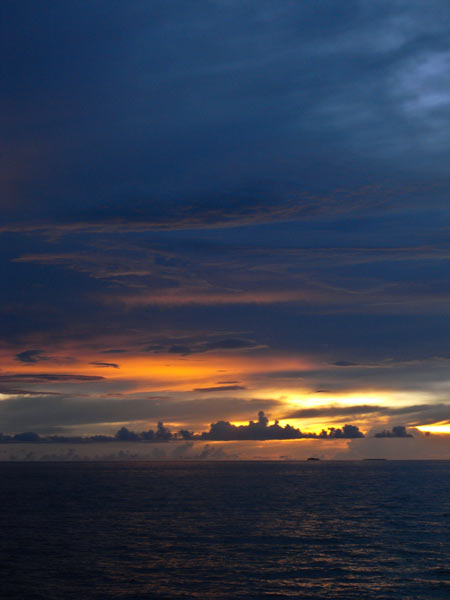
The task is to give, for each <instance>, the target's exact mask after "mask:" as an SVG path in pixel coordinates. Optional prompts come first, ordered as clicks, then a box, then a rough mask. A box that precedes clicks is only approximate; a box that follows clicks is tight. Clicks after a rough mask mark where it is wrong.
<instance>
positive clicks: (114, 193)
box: [0, 0, 450, 444]
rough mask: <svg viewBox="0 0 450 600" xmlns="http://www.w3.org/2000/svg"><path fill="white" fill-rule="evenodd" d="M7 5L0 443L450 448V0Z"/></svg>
mask: <svg viewBox="0 0 450 600" xmlns="http://www.w3.org/2000/svg"><path fill="white" fill-rule="evenodd" d="M0 14H1V28H2V31H1V40H2V41H1V45H2V47H1V55H2V59H1V62H2V74H1V78H2V86H1V91H0V102H1V111H0V113H1V123H2V135H1V146H2V151H3V152H2V155H3V160H2V165H1V167H0V178H1V184H0V185H1V188H2V190H1V192H2V193H1V195H0V206H1V213H0V266H1V283H2V288H1V295H0V331H1V347H0V354H1V363H0V399H1V402H0V431H4V432H8V433H10V432H12V433H14V432H18V431H24V430H32V431H37V432H39V433H43V434H45V433H51V432H60V433H74V432H76V433H97V432H98V433H103V432H111V431H115V430H117V429H118V427H121V426H122V425H126V426H129V427H131V428H134V429H139V430H143V429H146V428H147V429H148V427H150V426H154V423H155V421H157V420H163V421H164V422H165V423H167V424H168V425H169V426H170V427H172V428H174V429H175V428H177V427H178V428H179V427H188V428H189V429H192V430H194V431H202V430H204V429H205V428H207V427H208V426H209V423H211V422H213V421H217V420H219V419H221V420H230V421H233V422H242V421H247V420H248V419H250V418H255V417H256V414H257V412H258V411H259V410H264V411H265V413H266V414H267V415H269V416H270V418H271V420H272V419H280V420H281V421H282V422H283V421H284V422H290V423H292V424H294V425H295V426H297V427H300V428H301V429H302V430H305V431H319V430H320V429H321V428H322V427H325V428H326V427H331V426H333V427H334V426H342V425H343V424H344V423H353V424H356V425H358V426H359V427H360V428H361V429H362V430H363V431H364V432H365V433H366V434H369V435H371V433H373V432H376V431H380V430H383V429H386V428H391V427H392V426H394V425H404V426H406V427H411V428H417V427H421V428H422V430H425V429H428V430H430V431H432V432H433V431H434V432H443V431H448V432H450V396H449V392H450V374H449V367H450V336H449V327H450V280H449V263H450V240H449V232H450V214H449V197H448V190H449V185H448V184H449V162H450V151H449V148H450V140H449V137H450V136H449V132H450V127H449V117H450V110H449V98H450V79H449V77H448V73H449V70H450V52H449V50H450V35H449V34H450V4H449V3H448V2H447V1H446V0H428V1H427V2H423V1H422V0H420V1H415V0H404V1H403V0H388V1H383V0H375V1H373V0H359V1H353V0H346V1H345V2H335V1H334V0H316V1H315V2H310V1H307V0H295V1H289V0H282V1H280V0H270V1H266V0H255V1H246V0H239V1H233V0H231V1H230V0H227V1H225V0H223V1H222V0H215V1H214V0H211V1H204V2H194V1H189V0H183V1H177V0H173V1H171V2H167V1H158V0H155V1H152V2H142V1H138V0H127V1H126V2H125V1H116V0H74V1H72V2H53V1H50V0H40V1H39V2H36V0H22V1H21V2H16V1H14V0H3V1H2V3H1V5H0ZM449 444H450V442H449Z"/></svg>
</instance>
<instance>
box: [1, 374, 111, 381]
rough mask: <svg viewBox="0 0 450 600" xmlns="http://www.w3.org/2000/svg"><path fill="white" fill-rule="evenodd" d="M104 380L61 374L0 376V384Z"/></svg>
mask: <svg viewBox="0 0 450 600" xmlns="http://www.w3.org/2000/svg"><path fill="white" fill-rule="evenodd" d="M102 379H104V377H101V376H99V375H72V374H62V373H14V374H10V375H0V383H42V382H48V383H53V382H61V383H72V382H87V381H100V380H102Z"/></svg>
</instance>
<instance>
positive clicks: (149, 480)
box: [0, 461, 450, 600]
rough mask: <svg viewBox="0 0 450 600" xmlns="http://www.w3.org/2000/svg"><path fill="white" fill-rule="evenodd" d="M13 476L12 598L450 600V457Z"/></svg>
mask: <svg viewBox="0 0 450 600" xmlns="http://www.w3.org/2000/svg"><path fill="white" fill-rule="evenodd" d="M0 474H1V481H2V495H1V501H0V504H1V512H0V519H1V532H2V536H1V537H2V541H1V549H2V556H1V563H0V571H1V575H2V578H1V582H2V583H1V585H2V588H3V589H2V598H4V599H5V600H8V599H11V600H12V599H16V598H17V599H19V598H20V599H22V598H23V599H25V598H27V599H28V598H42V599H45V600H53V599H54V600H61V599H72V598H74V599H75V598H77V599H78V598H81V599H86V600H91V599H98V600H100V599H104V598H118V599H125V598H126V599H127V600H128V599H140V598H148V599H154V598H155V599H157V598H168V599H170V598H198V599H202V600H205V599H210V600H213V599H225V598H246V599H247V598H255V599H257V598H318V599H319V598H320V599H328V598H345V599H352V598H355V599H356V598H357V599H358V600H365V599H372V598H377V599H388V598H395V599H402V600H405V599H411V600H413V599H414V600H430V599H434V598H442V599H445V600H448V598H449V597H450V568H449V550H450V535H449V534H450V527H449V524H450V477H449V476H450V463H449V462H380V463H371V462H354V463H339V462H324V461H321V462H304V463H297V462H291V463H282V462H266V463H264V462H251V463H245V462H237V463H236V462H235V463H227V462H221V463H214V462H213V463H183V462H173V463H142V462H141V463H73V464H67V463H65V464H60V463H59V464H56V463H54V464H45V463H44V464H42V463H30V464H26V463H21V464H8V463H3V464H1V465H0Z"/></svg>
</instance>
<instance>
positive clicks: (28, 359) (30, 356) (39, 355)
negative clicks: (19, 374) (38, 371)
mask: <svg viewBox="0 0 450 600" xmlns="http://www.w3.org/2000/svg"><path fill="white" fill-rule="evenodd" d="M16 360H18V361H20V362H24V363H37V362H41V361H46V360H50V358H49V357H48V356H44V351H43V350H24V351H23V352H19V353H18V354H16Z"/></svg>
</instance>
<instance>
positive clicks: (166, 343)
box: [146, 337, 266, 356]
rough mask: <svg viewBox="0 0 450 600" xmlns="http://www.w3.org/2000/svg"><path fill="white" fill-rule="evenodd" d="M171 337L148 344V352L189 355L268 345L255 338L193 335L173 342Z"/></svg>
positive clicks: (251, 348) (236, 350)
mask: <svg viewBox="0 0 450 600" xmlns="http://www.w3.org/2000/svg"><path fill="white" fill-rule="evenodd" d="M172 342H173V340H170V339H159V340H156V341H155V342H154V343H152V344H151V345H150V346H147V348H146V350H147V351H148V352H154V353H156V354H159V353H168V354H181V355H183V356H187V355H188V354H200V353H204V352H216V351H230V352H239V351H248V350H256V349H261V348H265V347H266V346H264V345H262V344H259V343H257V342H256V341H255V340H249V339H244V338H235V337H229V338H223V339H212V340H206V341H205V340H198V339H193V338H191V337H185V338H184V339H183V338H181V340H180V338H179V339H178V340H177V341H176V343H172Z"/></svg>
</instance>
